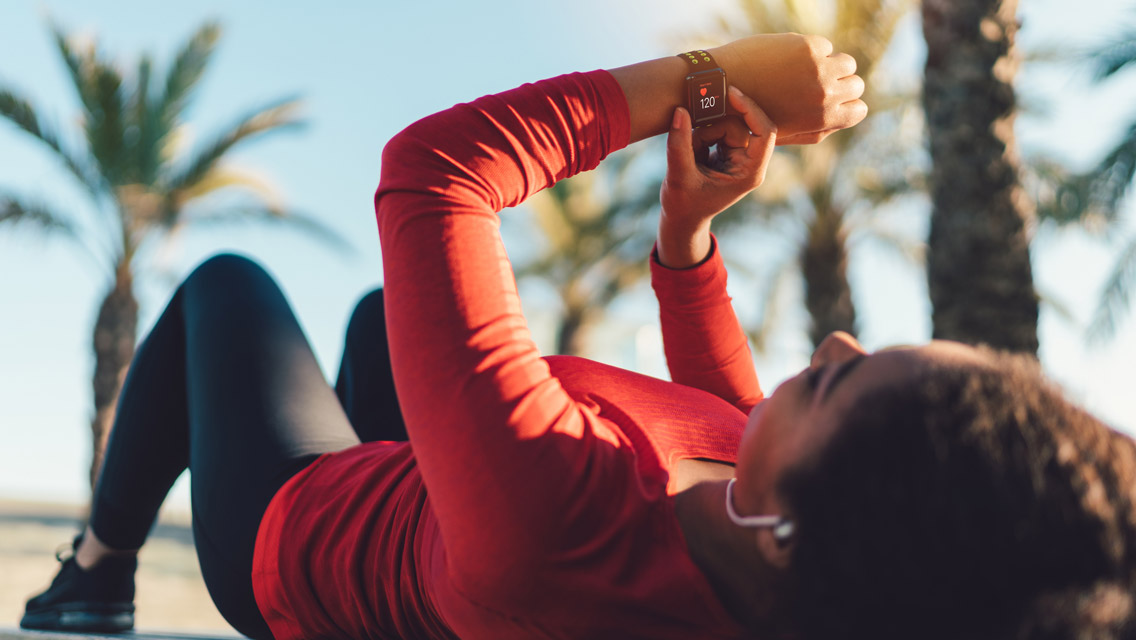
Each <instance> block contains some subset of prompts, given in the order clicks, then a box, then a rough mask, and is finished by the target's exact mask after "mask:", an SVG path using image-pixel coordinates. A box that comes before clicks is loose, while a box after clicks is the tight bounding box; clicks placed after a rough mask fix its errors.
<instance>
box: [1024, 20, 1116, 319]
mask: <svg viewBox="0 0 1136 640" xmlns="http://www.w3.org/2000/svg"><path fill="white" fill-rule="evenodd" d="M1089 59H1090V60H1091V61H1092V62H1093V65H1094V66H1095V67H1096V68H1095V72H1094V74H1093V80H1094V81H1095V82H1097V83H1101V82H1105V81H1107V80H1109V79H1111V78H1113V77H1115V76H1116V75H1117V74H1118V73H1120V72H1121V71H1122V70H1124V69H1128V68H1130V65H1133V64H1134V63H1136V29H1132V28H1130V29H1129V30H1128V32H1127V33H1123V34H1121V36H1120V37H1119V38H1118V39H1116V40H1115V41H1113V42H1111V43H1107V44H1105V45H1104V46H1102V47H1100V48H1098V49H1096V50H1094V51H1092V52H1091V53H1090V54H1089ZM1040 169H1041V171H1040V172H1039V173H1040V175H1039V176H1038V177H1039V178H1040V180H1039V181H1040V182H1041V183H1042V184H1043V185H1044V187H1047V188H1043V189H1040V191H1041V193H1040V195H1039V200H1038V216H1039V218H1041V219H1042V220H1046V221H1050V222H1052V223H1055V224H1057V225H1067V224H1078V225H1081V226H1083V227H1086V228H1088V229H1089V230H1091V231H1098V232H1102V233H1107V235H1110V236H1115V235H1116V232H1117V231H1118V229H1119V228H1120V227H1121V222H1122V216H1121V205H1122V204H1123V203H1124V202H1125V201H1126V198H1127V196H1128V193H1129V189H1130V188H1131V186H1132V179H1133V176H1134V175H1136V122H1133V123H1132V124H1131V125H1129V127H1128V131H1127V133H1126V134H1125V135H1124V136H1123V137H1121V138H1120V140H1118V141H1117V143H1116V145H1115V146H1113V148H1112V149H1110V150H1109V151H1108V152H1107V153H1106V154H1105V155H1104V157H1103V158H1102V159H1101V160H1100V161H1099V162H1098V163H1097V164H1096V166H1094V167H1093V168H1091V169H1089V170H1088V171H1086V172H1084V173H1070V172H1069V171H1067V170H1065V169H1064V168H1063V167H1061V166H1060V165H1059V164H1057V163H1053V162H1048V163H1043V164H1042V165H1041V167H1040ZM1134 286H1136V238H1133V237H1130V238H1126V239H1122V240H1121V247H1120V251H1119V252H1118V254H1117V258H1116V262H1115V263H1114V264H1113V267H1112V270H1111V272H1110V274H1109V276H1108V278H1107V280H1106V282H1105V286H1104V290H1103V291H1102V292H1101V297H1100V300H1099V302H1098V303H1097V308H1096V310H1095V312H1094V313H1093V318H1092V320H1091V322H1090V324H1089V328H1088V336H1089V338H1090V339H1092V340H1105V339H1108V338H1111V337H1113V336H1114V335H1115V333H1116V329H1117V327H1118V326H1119V325H1120V323H1121V322H1122V320H1123V317H1124V314H1125V313H1126V312H1127V311H1128V307H1129V304H1130V301H1131V298H1132V290H1133V287H1134Z"/></svg>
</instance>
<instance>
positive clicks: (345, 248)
mask: <svg viewBox="0 0 1136 640" xmlns="http://www.w3.org/2000/svg"><path fill="white" fill-rule="evenodd" d="M266 222H267V223H271V224H276V225H280V226H282V227H285V228H289V229H293V230H296V231H299V232H301V233H303V234H305V235H307V236H310V237H312V238H314V239H316V240H317V241H319V242H321V243H323V244H324V245H325V246H326V247H327V248H328V249H330V250H331V251H333V252H335V253H338V254H344V255H346V254H355V253H356V248H355V246H354V245H353V244H352V243H351V242H350V241H349V240H348V239H347V238H345V237H343V235H342V234H340V233H339V232H338V231H336V230H335V229H332V228H331V227H330V226H328V225H327V224H325V223H324V222H323V221H322V220H320V219H319V218H317V217H315V216H312V215H309V214H306V213H303V212H300V211H289V210H283V209H278V208H276V207H272V206H267V205H264V204H252V205H244V206H230V207H221V208H216V209H210V210H209V211H208V213H201V214H200V215H193V216H183V217H180V218H179V220H178V224H177V227H178V228H181V227H187V226H189V227H193V228H195V229H198V228H210V227H217V226H231V225H240V224H250V223H266Z"/></svg>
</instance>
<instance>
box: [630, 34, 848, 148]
mask: <svg viewBox="0 0 1136 640" xmlns="http://www.w3.org/2000/svg"><path fill="white" fill-rule="evenodd" d="M708 51H709V52H710V53H711V54H712V55H713V56H714V59H715V60H716V61H717V62H718V64H719V65H720V66H721V67H722V69H723V70H725V72H726V79H727V81H728V82H729V83H730V84H732V85H735V86H737V87H738V88H739V89H741V90H742V92H743V93H745V94H746V95H748V96H750V97H752V98H753V99H754V100H755V101H756V102H757V104H758V105H760V106H761V108H762V109H764V110H765V112H766V113H767V114H769V117H770V118H771V119H772V120H773V122H774V123H775V124H776V125H777V129H778V136H779V138H780V139H781V140H783V141H786V140H792V137H793V136H795V135H799V134H809V133H815V132H824V131H833V130H836V129H843V128H846V127H850V126H852V125H854V124H856V123H857V122H859V121H860V120H863V118H864V116H865V115H866V114H867V107H866V106H865V105H864V103H863V102H862V101H860V100H859V97H860V95H861V93H863V81H862V80H860V78H859V77H858V76H856V75H855V69H856V65H855V61H854V60H852V58H851V57H849V56H847V55H845V54H840V53H834V52H833V51H832V44H831V43H829V42H828V40H826V39H824V38H822V37H820V36H802V35H799V34H794V33H782V34H772V35H757V36H750V37H748V38H743V39H741V40H736V41H734V42H731V43H729V44H726V45H723V46H721V47H715V48H712V49H709V50H708ZM610 72H611V74H612V76H614V77H615V79H616V81H617V82H619V85H620V86H621V87H622V88H623V93H624V96H626V98H627V106H628V109H629V111H630V116H631V142H636V141H639V140H642V139H644V138H649V137H651V136H655V135H658V134H660V133H663V132H665V131H666V130H667V128H668V127H669V126H670V123H671V118H672V117H673V116H674V110H675V107H678V106H685V104H684V102H685V101H684V90H683V79H684V78H685V77H686V74H687V65H686V63H685V62H683V61H682V60H681V59H680V58H678V57H677V56H670V57H667V58H658V59H655V60H648V61H646V62H640V63H638V64H633V65H628V66H626V67H619V68H617V69H611V70H610Z"/></svg>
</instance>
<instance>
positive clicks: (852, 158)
mask: <svg viewBox="0 0 1136 640" xmlns="http://www.w3.org/2000/svg"><path fill="white" fill-rule="evenodd" d="M912 6H913V3H912V2H911V1H910V0H829V1H824V0H742V2H741V3H740V8H741V10H742V13H743V15H744V17H745V20H743V21H739V20H731V19H725V18H724V19H722V20H721V21H720V23H721V27H720V31H721V34H722V35H721V36H719V37H718V38H715V39H721V38H734V37H739V36H742V35H745V34H747V33H762V32H783V31H793V32H801V33H822V34H826V35H828V36H829V38H830V39H831V40H832V42H833V45H834V47H835V49H836V50H837V51H843V52H846V53H848V54H850V55H852V56H853V57H854V58H855V59H856V62H857V67H858V68H857V73H859V74H860V75H861V76H863V77H865V78H867V79H868V80H869V81H868V83H867V84H868V87H869V92H868V93H867V94H866V95H865V97H864V99H865V101H866V102H868V104H869V105H871V112H870V115H869V116H868V119H867V120H866V121H865V122H863V123H861V124H860V125H858V126H856V127H854V128H853V129H850V130H848V131H842V132H839V133H837V134H834V135H832V136H830V137H829V139H827V140H825V141H824V142H823V143H821V144H818V145H815V146H808V147H789V148H782V149H779V153H778V154H776V155H775V156H774V161H773V164H772V165H771V167H770V170H769V175H768V177H767V179H766V184H765V185H764V186H763V187H762V188H761V189H759V190H757V191H756V192H754V195H753V197H752V198H751V199H750V200H749V201H748V202H747V204H749V205H750V206H748V207H745V206H743V207H738V208H736V209H735V211H734V212H731V214H724V215H729V216H730V217H728V218H726V219H727V220H733V219H735V218H736V217H737V216H739V215H743V216H747V217H753V216H754V215H756V216H758V217H760V218H763V219H764V220H765V222H766V224H778V223H780V225H781V226H782V228H785V229H787V230H788V231H789V233H790V234H791V235H793V236H794V240H795V241H796V242H797V246H798V250H797V252H796V254H795V255H793V256H791V260H792V262H793V263H794V265H795V268H796V269H797V270H799V272H800V274H801V276H802V279H803V281H804V289H805V292H804V293H805V296H804V297H805V306H806V308H807V310H808V313H809V316H810V318H811V326H810V327H809V330H808V333H809V337H810V339H811V340H812V342H813V344H814V345H817V344H819V343H820V341H821V340H822V339H823V338H824V336H826V335H828V334H829V333H830V332H832V331H836V330H842V331H847V332H848V333H851V334H853V335H855V334H856V330H857V327H856V308H855V305H854V304H853V300H852V289H851V286H850V284H849V282H848V274H847V266H848V254H849V250H850V249H851V248H852V247H853V246H855V245H857V244H859V243H860V242H863V241H883V244H884V245H885V246H889V247H893V248H900V249H902V250H903V251H904V253H905V254H907V255H909V256H918V255H919V254H920V251H919V248H918V247H914V246H911V245H912V243H911V242H910V241H906V240H903V239H902V238H901V237H900V236H899V235H897V234H895V233H893V232H891V231H889V230H888V229H887V228H886V227H884V226H882V225H880V224H878V221H877V220H876V218H875V216H874V213H875V211H876V210H877V209H878V208H880V207H882V206H883V205H885V204H887V203H888V202H890V201H892V200H893V199H895V198H899V197H902V196H904V195H907V194H910V193H912V192H913V191H917V190H918V189H919V188H920V184H921V175H920V172H919V171H918V167H919V165H920V164H921V158H920V157H919V156H920V151H919V149H918V135H914V136H913V135H912V131H914V132H915V133H916V134H918V133H919V131H918V126H916V127H914V128H913V127H912V126H910V125H911V120H912V118H911V117H910V111H911V107H912V105H913V104H914V96H913V95H910V94H905V93H904V92H903V91H901V90H891V89H887V88H882V87H886V83H875V82H872V81H871V76H872V74H873V73H874V72H875V70H876V69H877V67H878V65H879V62H880V60H881V59H882V58H883V55H884V52H885V51H886V50H887V48H888V46H889V43H890V42H891V40H892V36H893V35H894V34H895V32H896V28H897V25H898V23H899V21H900V19H901V18H902V17H903V16H904V15H906V14H907V13H908V12H909V11H910V10H911V8H912ZM873 87H881V88H873ZM915 124H916V125H918V123H915ZM788 269H789V266H788V265H787V264H781V265H778V266H776V267H774V269H773V271H774V272H775V273H776V274H777V275H776V276H775V277H774V278H772V279H771V280H770V282H776V283H783V282H785V279H784V278H783V277H782V276H783V274H784V273H785V272H786V271H787V270H788ZM765 288H766V291H765V292H764V295H762V296H760V297H761V298H762V299H764V300H767V301H770V300H773V299H774V298H776V295H775V293H774V292H772V291H770V290H769V289H770V287H769V286H766V287H765ZM769 312H770V307H769V306H768V305H767V306H766V311H765V312H764V313H763V314H762V315H763V319H762V320H761V321H759V324H760V325H763V326H764V327H767V326H768V325H767V323H768V322H769V320H770V313H769ZM764 334H765V331H763V330H762V329H761V328H759V329H758V330H756V331H753V332H751V337H752V338H753V339H754V342H755V345H756V346H757V347H758V348H759V349H760V348H761V346H762V345H763V343H764V339H763V338H764Z"/></svg>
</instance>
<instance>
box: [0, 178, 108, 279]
mask: <svg viewBox="0 0 1136 640" xmlns="http://www.w3.org/2000/svg"><path fill="white" fill-rule="evenodd" d="M5 224H7V225H13V226H16V225H27V226H30V227H34V228H37V229H39V230H40V231H44V232H46V233H48V234H50V235H52V236H56V237H61V238H64V239H66V240H69V241H71V242H73V243H74V244H75V245H76V246H78V248H79V249H80V251H81V252H82V253H83V255H85V256H86V257H87V258H88V259H89V260H90V261H91V266H92V267H93V268H95V269H98V270H102V271H105V270H106V268H107V261H106V260H102V259H100V258H99V257H98V256H97V255H95V253H94V251H93V250H92V248H91V247H90V246H89V245H88V244H87V242H86V241H85V239H84V237H83V235H82V234H81V233H79V230H78V228H77V227H76V226H75V223H74V222H73V221H72V220H71V219H70V218H69V217H68V216H66V215H64V214H62V213H60V212H59V211H57V210H55V209H53V208H52V207H50V206H48V205H46V204H44V203H42V202H29V201H27V200H24V199H21V198H19V197H16V196H13V195H10V194H0V225H5Z"/></svg>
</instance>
